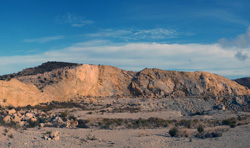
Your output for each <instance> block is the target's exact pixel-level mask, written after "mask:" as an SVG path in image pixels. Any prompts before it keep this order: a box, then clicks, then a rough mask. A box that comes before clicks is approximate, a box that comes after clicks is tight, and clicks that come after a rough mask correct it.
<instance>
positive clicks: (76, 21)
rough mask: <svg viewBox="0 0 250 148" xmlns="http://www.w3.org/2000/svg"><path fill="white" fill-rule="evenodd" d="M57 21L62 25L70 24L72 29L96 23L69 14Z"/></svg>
mask: <svg viewBox="0 0 250 148" xmlns="http://www.w3.org/2000/svg"><path fill="white" fill-rule="evenodd" d="M56 20H57V21H58V22H59V23H61V24H69V25H71V26H72V27H83V26H85V25H88V24H93V23H94V21H92V20H87V19H86V18H85V17H83V16H76V15H74V14H71V13H68V14H66V15H64V16H60V17H57V18H56Z"/></svg>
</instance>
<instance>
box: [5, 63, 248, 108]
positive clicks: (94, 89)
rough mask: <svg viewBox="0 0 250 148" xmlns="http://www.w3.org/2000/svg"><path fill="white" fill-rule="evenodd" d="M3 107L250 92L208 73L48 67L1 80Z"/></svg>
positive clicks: (107, 67) (36, 68) (54, 65)
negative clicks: (55, 102)
mask: <svg viewBox="0 0 250 148" xmlns="http://www.w3.org/2000/svg"><path fill="white" fill-rule="evenodd" d="M0 79H1V80H0V94H1V96H0V105H12V106H25V105H36V104H39V103H44V102H51V101H69V100H74V99H78V98H83V97H86V96H91V97H112V96H116V97H117V96H118V97H153V98H163V97H185V96H201V97H207V96H216V97H225V96H228V97H229V96H230V97H234V96H235V97H237V96H247V95H250V90H249V89H248V88H246V87H244V86H242V85H240V84H238V83H236V82H234V81H231V80H229V79H227V78H225V77H222V76H219V75H215V74H211V73H207V72H178V71H165V70H160V69H144V70H142V71H140V72H133V71H126V70H121V69H119V68H116V67H113V66H105V65H88V64H83V65H82V64H72V63H63V62H59V63H57V62H47V63H44V64H42V65H41V66H38V67H35V68H29V69H26V70H24V71H22V72H19V73H17V74H12V75H5V76H1V77H0Z"/></svg>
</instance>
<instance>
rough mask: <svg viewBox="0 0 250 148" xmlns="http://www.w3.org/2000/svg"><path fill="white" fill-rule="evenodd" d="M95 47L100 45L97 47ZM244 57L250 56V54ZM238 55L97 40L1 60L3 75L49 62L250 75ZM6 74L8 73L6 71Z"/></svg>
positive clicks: (193, 47)
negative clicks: (17, 66) (236, 56)
mask: <svg viewBox="0 0 250 148" xmlns="http://www.w3.org/2000/svg"><path fill="white" fill-rule="evenodd" d="M95 43H98V44H96V45H95ZM245 53H247V54H250V52H249V51H245ZM234 55H235V51H232V50H227V49H224V48H223V47H221V46H220V45H218V44H211V45H202V44H159V43H128V44H112V43H111V42H109V41H107V40H95V41H89V42H82V43H77V44H74V45H72V46H70V47H67V48H64V49H61V50H51V51H47V52H45V53H43V54H39V55H38V54H37V55H29V56H10V57H0V65H1V66H0V72H1V74H3V73H5V72H17V70H21V69H17V68H16V67H13V65H15V64H16V65H20V66H19V68H21V67H22V68H27V67H28V66H37V65H39V64H41V63H42V62H46V61H66V62H78V63H87V64H103V65H112V66H117V67H119V68H125V69H127V70H141V69H143V68H146V67H147V68H161V69H165V70H168V69H170V70H171V69H175V70H178V69H179V70H184V71H196V70H197V71H208V72H212V73H217V74H221V75H227V76H230V75H249V73H250V69H249V68H248V69H247V68H246V67H249V66H250V64H249V63H250V62H249V59H245V60H246V62H241V61H239V60H237V59H236V58H235V57H234ZM5 70H6V71H5Z"/></svg>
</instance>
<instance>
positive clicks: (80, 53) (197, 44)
mask: <svg viewBox="0 0 250 148" xmlns="http://www.w3.org/2000/svg"><path fill="white" fill-rule="evenodd" d="M249 8H250V1H249V0H237V1H235V0H188V1H187V0H175V1H173V0H33V1H31V0H9V1H1V2H0V75H3V74H9V73H16V72H18V71H21V70H23V69H25V68H28V67H34V66H38V65H40V64H42V63H44V62H47V61H64V62H74V63H82V64H101V65H112V66H116V67H119V68H121V69H125V70H133V71H140V70H142V69H144V68H160V69H164V70H177V71H191V72H193V71H207V72H211V73H215V74H219V75H223V76H225V77H227V78H229V79H234V78H240V77H249V76H250V9H249Z"/></svg>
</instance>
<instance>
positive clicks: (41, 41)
mask: <svg viewBox="0 0 250 148" xmlns="http://www.w3.org/2000/svg"><path fill="white" fill-rule="evenodd" d="M63 38H64V36H61V35H57V36H50V37H43V38H36V39H25V40H23V41H24V42H27V43H31V42H37V43H46V42H50V41H54V40H60V39H63Z"/></svg>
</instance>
